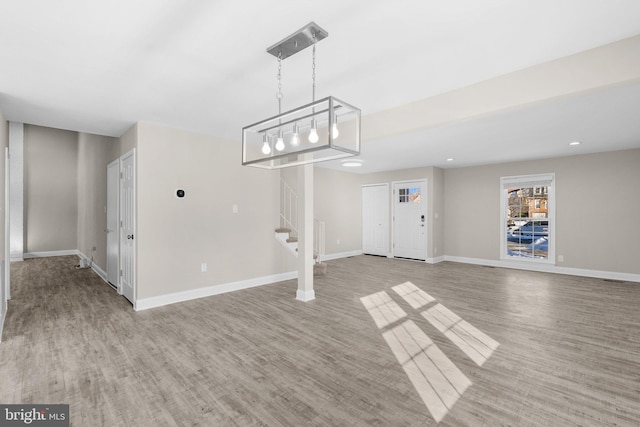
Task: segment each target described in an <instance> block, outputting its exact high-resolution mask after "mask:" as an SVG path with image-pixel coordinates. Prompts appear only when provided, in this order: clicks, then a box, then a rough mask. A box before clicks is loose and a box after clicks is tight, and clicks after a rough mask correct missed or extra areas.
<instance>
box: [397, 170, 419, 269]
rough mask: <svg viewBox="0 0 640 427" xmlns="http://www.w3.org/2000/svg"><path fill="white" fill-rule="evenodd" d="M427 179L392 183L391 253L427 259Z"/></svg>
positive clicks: (404, 256)
mask: <svg viewBox="0 0 640 427" xmlns="http://www.w3.org/2000/svg"><path fill="white" fill-rule="evenodd" d="M426 190H427V181H426V180H419V181H403V182H394V183H393V256H394V257H398V258H411V259H419V260H423V261H424V260H426V259H427V192H426Z"/></svg>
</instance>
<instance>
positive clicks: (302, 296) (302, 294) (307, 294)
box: [296, 289, 316, 302]
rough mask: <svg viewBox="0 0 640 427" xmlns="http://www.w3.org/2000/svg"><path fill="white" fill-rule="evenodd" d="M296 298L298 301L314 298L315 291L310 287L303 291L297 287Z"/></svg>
mask: <svg viewBox="0 0 640 427" xmlns="http://www.w3.org/2000/svg"><path fill="white" fill-rule="evenodd" d="M296 299H297V300H298V301H304V302H308V301H311V300H314V299H316V291H314V290H313V289H311V290H310V291H303V290H302V289H298V290H297V291H296Z"/></svg>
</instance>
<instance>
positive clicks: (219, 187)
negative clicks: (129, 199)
mask: <svg viewBox="0 0 640 427" xmlns="http://www.w3.org/2000/svg"><path fill="white" fill-rule="evenodd" d="M136 133H137V136H135V135H129V136H128V138H129V139H131V141H130V143H132V144H133V145H135V146H137V148H136V160H137V162H136V167H137V171H136V176H137V186H136V191H137V237H136V245H137V246H136V249H137V252H136V256H137V283H136V284H137V298H138V299H140V298H148V297H154V296H159V295H165V294H170V293H173V292H179V291H186V290H193V289H197V288H202V287H208V286H215V285H219V284H226V283H231V282H236V281H242V280H249V279H254V278H257V277H263V276H269V275H273V274H278V273H284V272H287V271H290V269H288V270H287V266H286V265H285V264H286V263H285V262H284V259H286V258H288V257H290V255H289V254H288V253H286V249H284V248H283V247H282V246H281V245H280V244H279V243H278V242H277V240H276V239H275V237H274V229H275V228H276V227H277V225H278V201H279V174H278V173H277V172H274V171H266V170H260V169H254V168H249V167H245V166H242V165H241V164H240V158H239V146H238V145H237V143H234V142H231V141H223V140H220V139H217V138H213V137H210V136H205V135H200V134H195V133H191V132H187V131H182V130H177V129H172V128H168V127H165V126H160V125H155V124H150V123H138V125H137V132H136ZM179 188H180V189H184V190H185V192H186V196H185V197H184V198H182V199H178V198H177V197H176V190H177V189H179ZM234 204H235V205H238V213H233V212H232V206H233V205H234ZM285 257H286V258H285ZM203 262H205V263H207V267H208V271H207V272H206V273H203V272H201V271H200V265H201V263H203Z"/></svg>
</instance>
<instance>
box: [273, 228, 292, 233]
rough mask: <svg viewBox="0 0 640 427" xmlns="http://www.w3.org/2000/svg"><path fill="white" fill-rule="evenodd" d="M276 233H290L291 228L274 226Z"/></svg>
mask: <svg viewBox="0 0 640 427" xmlns="http://www.w3.org/2000/svg"><path fill="white" fill-rule="evenodd" d="M276 233H291V229H290V228H285V227H280V228H276Z"/></svg>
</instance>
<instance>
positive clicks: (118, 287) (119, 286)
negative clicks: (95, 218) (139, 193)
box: [105, 158, 122, 295]
mask: <svg viewBox="0 0 640 427" xmlns="http://www.w3.org/2000/svg"><path fill="white" fill-rule="evenodd" d="M111 167H117V169H118V182H117V183H116V189H115V191H116V200H115V203H116V206H115V212H116V229H115V230H113V233H115V234H116V246H117V247H118V256H117V257H116V283H112V285H115V287H116V292H117V293H118V295H122V284H121V283H120V174H121V173H122V162H121V161H120V158H117V159H115V160H114V161H112V162H111V163H109V164H108V165H107V189H108V188H109V181H108V180H109V169H110V168H111ZM108 200H109V192H108V191H107V217H108V215H109V214H108V211H109V203H108ZM108 228H109V224H108V222H107V225H106V227H105V232H107V238H106V244H107V250H106V253H107V265H106V267H105V270H106V272H105V277H106V280H105V281H106V282H107V283H109V236H108V233H109V232H108V231H107V230H108Z"/></svg>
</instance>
